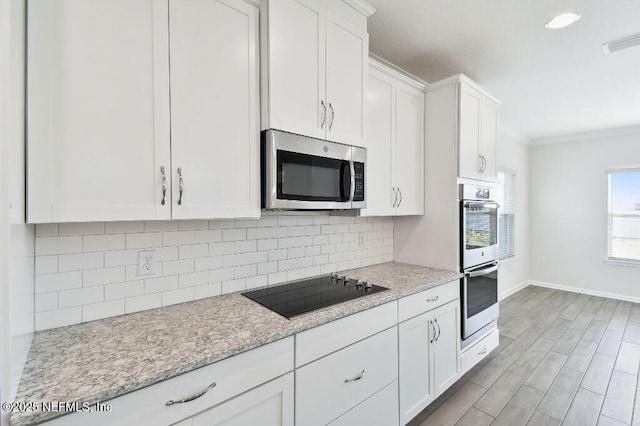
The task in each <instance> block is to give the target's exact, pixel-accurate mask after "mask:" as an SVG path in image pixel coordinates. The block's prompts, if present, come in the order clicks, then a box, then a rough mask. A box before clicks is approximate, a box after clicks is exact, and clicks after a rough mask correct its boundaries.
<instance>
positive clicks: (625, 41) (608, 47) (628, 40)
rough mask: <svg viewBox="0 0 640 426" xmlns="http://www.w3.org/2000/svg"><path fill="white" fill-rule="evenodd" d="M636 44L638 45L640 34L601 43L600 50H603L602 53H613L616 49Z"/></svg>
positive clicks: (639, 43)
mask: <svg viewBox="0 0 640 426" xmlns="http://www.w3.org/2000/svg"><path fill="white" fill-rule="evenodd" d="M638 45H640V34H634V35H631V36H629V37H625V38H621V39H618V40H614V41H610V42H609V43H605V44H603V45H602V50H604V53H613V52H617V51H618V50H623V49H628V48H630V47H633V46H638Z"/></svg>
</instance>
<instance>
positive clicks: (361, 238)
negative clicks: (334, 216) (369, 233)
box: [358, 232, 364, 248]
mask: <svg viewBox="0 0 640 426" xmlns="http://www.w3.org/2000/svg"><path fill="white" fill-rule="evenodd" d="M358 247H360V248H364V232H360V233H359V234H358Z"/></svg>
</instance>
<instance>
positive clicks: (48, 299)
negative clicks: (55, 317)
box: [35, 292, 58, 312]
mask: <svg viewBox="0 0 640 426" xmlns="http://www.w3.org/2000/svg"><path fill="white" fill-rule="evenodd" d="M55 309H58V292H53V293H42V294H36V298H35V310H36V312H45V311H53V310H55Z"/></svg>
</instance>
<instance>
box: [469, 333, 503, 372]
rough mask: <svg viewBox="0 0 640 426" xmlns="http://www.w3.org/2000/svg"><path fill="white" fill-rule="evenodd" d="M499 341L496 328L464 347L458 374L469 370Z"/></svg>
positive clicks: (496, 345) (495, 346)
mask: <svg viewBox="0 0 640 426" xmlns="http://www.w3.org/2000/svg"><path fill="white" fill-rule="evenodd" d="M499 343H500V333H499V331H498V329H497V328H496V329H494V330H492V331H491V332H490V333H488V334H487V335H486V336H484V337H483V338H482V339H480V340H478V341H477V342H475V343H474V344H473V345H471V346H469V347H468V348H466V349H464V350H463V351H462V354H461V356H460V374H464V373H466V372H467V371H469V370H471V368H473V366H474V365H476V364H477V363H479V362H480V361H482V360H483V359H484V358H485V357H486V356H487V355H489V353H490V352H491V351H492V350H494V349H495V348H497V347H498V344H499Z"/></svg>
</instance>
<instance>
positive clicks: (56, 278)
mask: <svg viewBox="0 0 640 426" xmlns="http://www.w3.org/2000/svg"><path fill="white" fill-rule="evenodd" d="M80 287H82V273H81V272H60V273H55V274H43V275H36V294H40V293H48V292H51V291H60V290H71V289H74V288H80Z"/></svg>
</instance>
